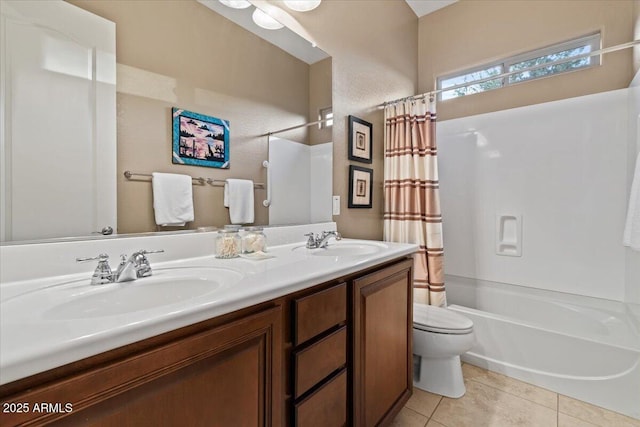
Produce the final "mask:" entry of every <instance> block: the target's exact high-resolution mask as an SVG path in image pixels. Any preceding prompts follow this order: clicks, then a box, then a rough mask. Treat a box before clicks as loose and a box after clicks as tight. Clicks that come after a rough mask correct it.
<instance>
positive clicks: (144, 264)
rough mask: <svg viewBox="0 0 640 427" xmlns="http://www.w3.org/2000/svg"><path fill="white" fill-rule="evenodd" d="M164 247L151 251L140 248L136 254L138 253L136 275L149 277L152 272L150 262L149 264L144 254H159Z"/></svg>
mask: <svg viewBox="0 0 640 427" xmlns="http://www.w3.org/2000/svg"><path fill="white" fill-rule="evenodd" d="M163 252H164V249H157V250H153V251H148V250H146V249H140V250H139V251H138V252H137V254H138V255H140V260H139V264H138V265H137V266H136V270H137V275H138V277H149V276H151V274H152V271H151V264H149V260H148V259H147V257H146V255H148V254H160V253H163Z"/></svg>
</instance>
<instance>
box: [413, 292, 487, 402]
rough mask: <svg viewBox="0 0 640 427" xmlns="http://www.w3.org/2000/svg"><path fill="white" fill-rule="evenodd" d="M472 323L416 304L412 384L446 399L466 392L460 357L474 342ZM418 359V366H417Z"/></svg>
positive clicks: (414, 312) (427, 306)
mask: <svg viewBox="0 0 640 427" xmlns="http://www.w3.org/2000/svg"><path fill="white" fill-rule="evenodd" d="M475 340H476V338H475V334H474V332H473V322H472V321H471V320H470V319H468V318H466V317H465V316H463V315H461V314H459V313H456V312H454V311H452V310H448V309H446V308H441V307H435V306H433V305H425V304H417V303H416V304H413V354H414V377H413V385H414V386H416V387H418V388H419V389H422V390H426V391H429V392H431V393H436V394H441V395H443V396H447V397H454V398H458V397H462V396H463V395H464V393H465V391H466V389H465V386H464V380H463V378H462V367H461V364H460V355H461V354H462V353H464V352H466V351H468V350H470V349H471V347H473V344H474V343H475ZM416 358H419V363H415V362H417V361H416Z"/></svg>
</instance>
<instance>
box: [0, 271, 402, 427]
mask: <svg viewBox="0 0 640 427" xmlns="http://www.w3.org/2000/svg"><path fill="white" fill-rule="evenodd" d="M411 269H412V260H411V259H404V258H403V259H401V260H398V261H396V262H390V263H388V264H386V265H384V266H381V267H373V268H371V269H369V270H366V271H363V272H359V273H355V274H351V275H349V276H345V277H342V278H339V279H336V280H333V281H331V282H327V283H323V284H319V285H318V286H314V287H312V288H308V289H305V290H302V291H299V292H295V293H293V294H289V295H286V296H283V297H280V298H277V299H275V300H272V301H268V302H265V303H262V304H259V305H256V306H253V307H248V308H245V309H242V310H239V311H237V312H234V313H229V314H226V315H224V316H219V317H216V318H213V319H210V320H207V321H205V322H201V323H198V324H195V325H191V326H188V327H185V328H181V329H178V330H175V331H171V332H167V333H165V334H162V335H159V336H156V337H152V338H149V339H146V340H144V341H141V342H138V343H134V344H130V345H127V346H124V347H121V348H117V349H114V350H111V351H109V352H106V353H103V354H99V355H96V356H93V357H90V358H87V359H83V360H79V361H77V362H74V363H71V364H69V365H66V366H62V367H59V368H56V369H52V370H50V371H46V372H43V373H40V374H37V375H34V376H32V377H28V378H24V379H22V380H18V381H14V382H12V383H9V384H5V385H2V386H0V403H2V404H4V403H11V402H13V403H21V404H23V405H28V408H29V409H28V410H27V411H24V412H22V413H0V425H3V426H14V425H47V424H55V425H82V426H118V427H120V426H147V425H148V426H207V427H211V426H214V427H215V426H220V427H230V426H233V427H241V426H274V427H280V426H301V427H315V426H318V427H342V426H355V427H368V426H378V425H387V424H389V423H390V422H391V420H392V419H393V417H394V416H395V415H396V414H397V413H398V412H399V411H400V409H401V408H402V406H403V405H404V403H405V402H406V401H407V399H408V398H409V396H410V395H411V390H412V363H411V362H412V351H411V350H412V349H411V338H412V325H413V319H412V307H413V305H412V277H411V275H412V270H411ZM42 403H46V404H50V405H57V406H53V407H47V408H46V410H44V411H38V412H36V411H34V408H35V405H36V404H38V405H42ZM40 407H41V406H40ZM68 409H71V410H68Z"/></svg>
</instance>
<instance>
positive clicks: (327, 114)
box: [318, 107, 333, 129]
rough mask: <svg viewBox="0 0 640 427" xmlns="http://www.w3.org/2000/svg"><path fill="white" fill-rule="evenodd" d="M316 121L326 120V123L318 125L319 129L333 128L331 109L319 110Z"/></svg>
mask: <svg viewBox="0 0 640 427" xmlns="http://www.w3.org/2000/svg"><path fill="white" fill-rule="evenodd" d="M318 120H326V122H322V123H320V124H318V128H319V129H325V128H328V127H331V126H333V109H332V108H331V107H327V108H322V109H320V114H319V115H318Z"/></svg>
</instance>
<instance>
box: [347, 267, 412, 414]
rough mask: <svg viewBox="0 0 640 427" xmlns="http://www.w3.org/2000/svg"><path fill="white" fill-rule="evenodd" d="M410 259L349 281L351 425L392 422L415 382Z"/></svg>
mask: <svg viewBox="0 0 640 427" xmlns="http://www.w3.org/2000/svg"><path fill="white" fill-rule="evenodd" d="M412 265H413V262H412V261H411V260H405V261H402V262H399V263H397V264H394V265H392V266H390V267H387V268H385V269H382V270H379V271H376V272H374V273H371V274H369V275H367V276H363V277H361V278H358V279H356V280H354V282H353V368H354V370H353V388H354V389H353V393H354V395H353V405H354V410H353V418H354V419H353V425H355V426H376V425H380V424H382V425H384V424H387V423H388V422H390V421H391V420H392V419H393V417H394V416H395V415H396V414H397V413H398V411H400V409H401V408H402V406H403V405H404V404H405V402H406V401H407V400H408V399H409V397H410V396H411V393H412V387H413V372H412V368H413V366H412V335H413V334H412V327H413V311H412V308H413V296H412V295H413V292H412V286H413V283H412V272H411V269H412Z"/></svg>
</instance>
